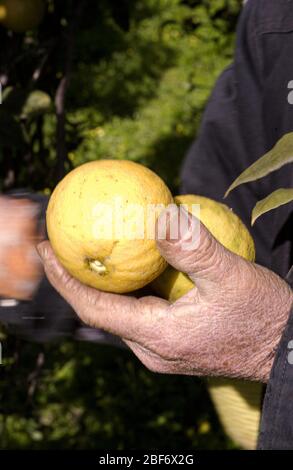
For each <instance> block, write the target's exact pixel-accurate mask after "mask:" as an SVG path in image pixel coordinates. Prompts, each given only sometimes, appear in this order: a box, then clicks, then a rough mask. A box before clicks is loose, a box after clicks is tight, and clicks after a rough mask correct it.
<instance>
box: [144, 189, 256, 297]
mask: <svg viewBox="0 0 293 470" xmlns="http://www.w3.org/2000/svg"><path fill="white" fill-rule="evenodd" d="M174 201H175V203H176V204H178V205H179V204H185V208H186V209H187V210H188V212H191V213H192V211H193V207H192V205H193V204H199V205H200V220H201V222H202V223H203V224H204V225H205V226H206V227H207V229H208V230H209V231H210V232H211V233H212V235H213V236H214V237H215V238H216V239H217V240H218V241H219V242H220V243H222V245H224V246H225V247H226V248H228V249H229V250H230V251H232V252H233V253H236V254H237V255H239V256H242V257H243V258H245V259H247V260H249V261H254V259H255V247H254V241H253V239H252V237H251V235H250V233H249V231H248V230H247V228H246V226H245V225H244V224H243V222H242V221H241V220H240V218H239V217H238V216H237V215H236V214H234V212H232V210H231V209H230V208H229V207H228V206H226V205H225V204H221V203H219V202H217V201H214V200H213V199H209V198H206V197H203V196H196V195H193V194H187V195H183V196H176V197H175V198H174ZM194 215H196V213H195V212H194ZM152 287H153V289H154V290H155V291H156V292H157V293H158V294H159V295H161V296H162V297H164V298H165V299H168V300H170V301H171V302H174V301H175V300H177V299H179V298H180V297H182V296H183V295H184V294H186V293H187V292H188V291H190V290H191V289H192V288H193V287H194V284H193V282H192V281H191V279H190V278H189V277H188V276H187V275H186V274H184V273H181V272H179V271H176V270H175V269H174V268H172V267H171V266H168V267H167V269H166V270H165V271H164V272H163V273H162V274H161V275H160V276H159V277H158V278H157V279H155V281H154V282H153V283H152Z"/></svg>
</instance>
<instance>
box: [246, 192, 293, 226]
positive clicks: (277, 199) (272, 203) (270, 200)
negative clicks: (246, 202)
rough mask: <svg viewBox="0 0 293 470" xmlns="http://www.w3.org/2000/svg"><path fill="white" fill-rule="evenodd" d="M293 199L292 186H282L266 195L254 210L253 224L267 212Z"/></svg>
mask: <svg viewBox="0 0 293 470" xmlns="http://www.w3.org/2000/svg"><path fill="white" fill-rule="evenodd" d="M292 201H293V189H292V188H280V189H277V190H276V191H274V192H273V193H271V194H270V195H269V196H267V197H265V198H264V199H262V200H261V201H258V203H257V204H256V205H255V207H254V209H253V211H252V217H251V224H252V225H253V224H254V222H255V221H256V219H258V217H260V216H261V215H262V214H265V213H266V212H268V211H270V210H272V209H276V208H277V207H279V206H282V205H283V204H288V203H289V202H292Z"/></svg>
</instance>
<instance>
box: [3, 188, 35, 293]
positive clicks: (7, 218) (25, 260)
mask: <svg viewBox="0 0 293 470" xmlns="http://www.w3.org/2000/svg"><path fill="white" fill-rule="evenodd" d="M37 213H38V206H37V204H36V203H34V202H31V201H30V200H28V199H14V198H11V197H6V196H1V197H0V296H1V297H5V298H13V299H19V300H29V299H31V297H32V296H33V294H34V292H35V290H36V288H37V285H38V283H39V281H40V277H41V273H42V272H43V267H42V264H41V263H40V260H39V257H38V254H37V252H36V245H37V244H38V243H39V242H40V241H41V238H40V236H39V234H38V233H37Z"/></svg>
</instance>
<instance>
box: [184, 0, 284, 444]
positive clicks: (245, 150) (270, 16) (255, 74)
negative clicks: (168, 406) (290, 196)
mask: <svg viewBox="0 0 293 470" xmlns="http://www.w3.org/2000/svg"><path fill="white" fill-rule="evenodd" d="M292 80H293V0H278V1H276V0H249V1H248V2H247V4H246V6H245V7H244V9H243V12H242V15H241V18H240V21H239V25H238V31H237V44H236V53H235V60H234V63H233V64H232V65H231V66H230V67H228V68H227V69H226V70H225V71H224V73H223V74H222V75H221V77H220V78H219V80H218V82H217V84H216V86H215V89H214V91H213V93H212V96H211V98H210V100H209V103H208V105H207V108H206V111H205V113H204V117H203V121H202V125H201V128H200V131H199V135H198V136H197V140H196V141H195V142H194V144H193V145H192V147H191V148H190V150H189V153H188V155H187V158H186V160H185V162H184V164H183V168H182V175H181V176H182V185H181V192H182V193H185V194H187V193H195V194H201V195H203V196H207V197H211V198H214V199H217V200H219V201H222V202H226V203H227V204H228V205H229V206H230V207H232V208H233V210H234V211H235V212H236V213H237V214H239V216H240V217H241V218H242V219H243V220H244V222H245V223H246V224H247V226H248V227H249V228H250V231H251V232H252V234H253V237H254V239H255V242H256V253H257V261H258V262H259V263H260V264H262V265H264V266H267V267H268V268H271V269H272V270H274V271H275V272H277V273H278V274H280V275H281V276H282V277H285V276H286V274H287V273H288V271H289V269H290V267H291V265H292V263H293V259H292V258H293V257H292V253H293V250H292V228H293V223H292V222H293V212H292V204H287V205H285V206H283V207H281V208H278V209H277V210H275V211H272V212H269V213H267V214H265V215H264V216H262V217H261V218H260V219H259V220H258V221H257V222H256V224H255V226H254V227H250V217H251V211H252V208H253V207H254V205H255V204H256V202H257V201H258V200H260V199H262V198H264V197H265V196H267V195H268V194H270V193H271V192H272V191H273V190H274V189H277V188H280V187H285V188H286V187H288V188H290V187H293V171H292V166H285V167H283V168H282V169H280V170H279V171H277V172H275V173H273V174H271V175H268V176H267V177H266V178H263V179H261V180H259V181H256V182H254V183H249V184H245V185H243V186H240V187H239V188H237V189H236V190H234V191H233V192H232V193H231V195H229V196H228V198H227V200H226V201H223V195H224V193H225V191H226V190H227V188H228V187H229V186H230V184H231V183H232V181H233V180H234V179H235V178H236V177H237V176H238V175H239V174H240V173H241V172H242V171H243V170H244V169H245V168H247V167H248V166H249V165H251V164H252V163H253V162H254V161H256V160H257V159H258V158H259V157H261V156H262V155H263V154H264V153H266V152H267V151H268V150H270V149H271V148H272V147H273V146H274V145H275V143H276V142H277V141H278V140H279V139H280V138H281V137H282V136H283V135H284V134H285V133H287V132H292V131H293V105H292V104H290V103H289V100H288V96H289V93H290V91H291V89H292V86H291V89H289V82H291V81H292ZM290 340H293V313H292V315H291V319H290V321H289V323H288V326H287V329H286V331H285V333H284V336H283V338H282V340H281V342H280V345H279V350H278V353H277V357H276V361H275V364H274V367H273V370H272V376H271V380H270V383H269V386H268V391H267V394H266V397H265V404H264V408H263V417H262V425H261V434H260V442H259V447H260V448H262V449H279V448H282V449H290V448H293V400H292V394H293V365H290V364H289V362H288V343H289V341H290Z"/></svg>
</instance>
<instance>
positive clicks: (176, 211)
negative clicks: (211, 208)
mask: <svg viewBox="0 0 293 470" xmlns="http://www.w3.org/2000/svg"><path fill="white" fill-rule="evenodd" d="M190 219H191V217H190V216H189V214H188V212H187V211H186V210H185V209H184V207H182V206H177V205H176V204H170V205H169V206H168V208H167V209H166V210H165V211H164V212H163V213H162V214H161V215H160V217H159V220H158V237H157V238H158V240H165V241H167V242H168V243H177V242H178V241H179V240H180V239H182V237H184V235H185V234H186V233H189V232H190V231H192V220H190Z"/></svg>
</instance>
